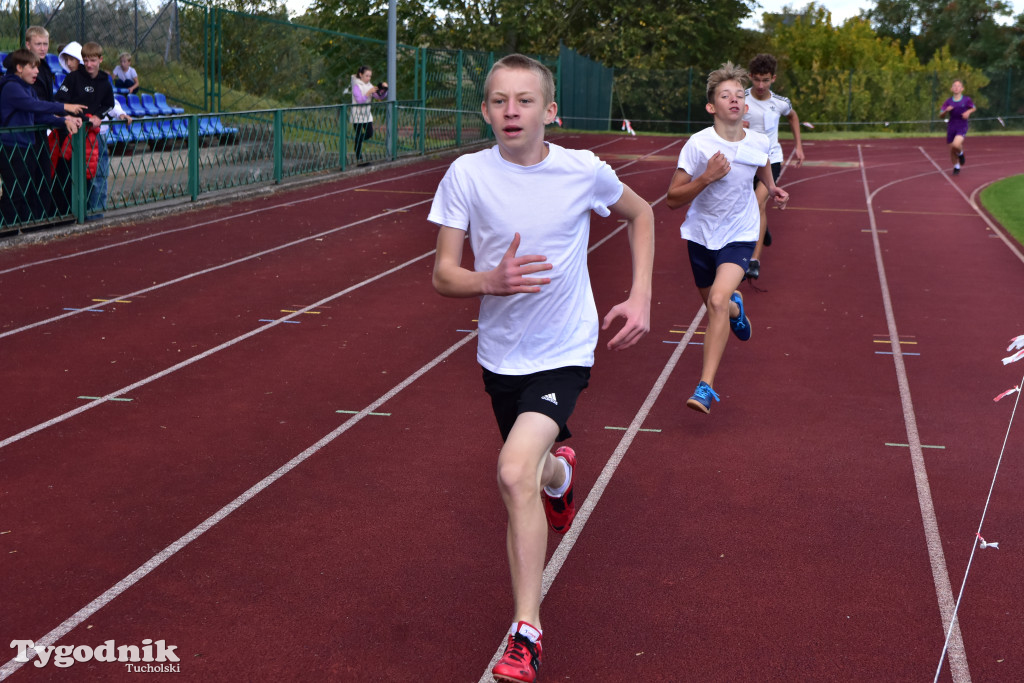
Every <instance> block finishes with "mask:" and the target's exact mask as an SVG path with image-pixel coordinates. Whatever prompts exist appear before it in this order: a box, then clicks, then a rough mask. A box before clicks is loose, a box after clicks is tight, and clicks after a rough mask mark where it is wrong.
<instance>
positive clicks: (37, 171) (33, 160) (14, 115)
mask: <svg viewBox="0 0 1024 683" xmlns="http://www.w3.org/2000/svg"><path fill="white" fill-rule="evenodd" d="M7 64H8V72H7V75H5V76H4V77H3V79H2V80H0V128H20V127H26V126H36V125H42V126H54V127H58V126H67V130H68V131H70V132H71V133H74V132H75V131H77V130H78V126H79V120H78V119H77V118H75V117H74V116H68V117H66V118H63V117H61V116H60V115H61V114H64V113H65V112H71V113H78V112H79V111H81V110H82V107H81V106H79V105H74V104H63V105H62V104H57V103H54V102H42V101H40V100H39V97H38V96H37V94H36V92H35V88H34V87H33V86H34V84H35V82H36V78H37V77H38V74H39V58H38V57H37V56H36V55H35V54H34V53H33V52H30V51H29V50H15V51H14V52H12V53H11V54H10V55H9V56H8V58H7ZM44 158H45V159H47V160H49V158H50V157H49V154H45V153H44V154H40V153H39V146H38V143H37V142H36V136H35V133H33V132H32V131H31V130H29V131H22V132H6V131H5V132H4V133H2V134H0V177H2V179H3V195H2V196H0V210H2V215H3V225H4V227H8V226H10V225H13V224H14V223H26V222H29V221H34V220H40V219H42V218H46V217H48V215H49V211H48V207H46V206H45V205H44V197H45V196H48V193H46V192H44V188H45V187H46V186H47V185H48V183H49V174H48V172H47V170H48V168H44V167H43V165H42V163H41V161H42V159H44Z"/></svg>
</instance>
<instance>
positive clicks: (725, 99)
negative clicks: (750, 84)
mask: <svg viewBox="0 0 1024 683" xmlns="http://www.w3.org/2000/svg"><path fill="white" fill-rule="evenodd" d="M707 111H708V113H709V114H711V115H712V116H714V117H715V118H716V119H718V120H720V121H724V122H727V123H737V122H739V121H741V120H742V119H743V115H744V114H746V113H747V98H746V89H745V88H744V87H743V84H742V83H740V82H739V81H722V82H721V83H719V84H718V87H717V88H715V96H714V97H713V98H712V100H711V101H710V102H708V106H707Z"/></svg>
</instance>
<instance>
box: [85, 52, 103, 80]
mask: <svg viewBox="0 0 1024 683" xmlns="http://www.w3.org/2000/svg"><path fill="white" fill-rule="evenodd" d="M102 62H103V57H86V56H85V55H82V64H84V65H85V73H87V74H89V75H90V76H95V75H96V74H98V73H99V72H100V64H101V63H102Z"/></svg>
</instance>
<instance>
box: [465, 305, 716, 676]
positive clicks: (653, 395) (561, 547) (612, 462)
mask: <svg viewBox="0 0 1024 683" xmlns="http://www.w3.org/2000/svg"><path fill="white" fill-rule="evenodd" d="M706 310H707V309H706V308H705V307H704V305H703V304H701V307H700V310H699V311H697V315H696V317H694V319H693V321H692V322H691V323H690V327H689V328H688V329H687V330H686V335H685V336H684V337H683V342H689V341H690V339H692V338H693V335H694V333H695V332H696V331H697V327H698V325H700V321H701V320H702V319H703V318H704V313H705V312H706ZM687 346H688V344H687V343H680V344H679V346H677V347H676V348H675V350H674V351H673V352H672V355H671V356H669V359H668V362H667V363H665V367H664V368H662V370H661V374H660V375H658V379H657V380H655V382H654V385H653V386H652V387H651V390H650V392H648V394H647V398H646V399H645V400H644V402H643V405H641V406H640V410H638V411H637V413H636V415H635V416H634V417H633V421H632V422H631V423H630V425H629V428H628V429H627V430H626V433H625V434H623V435H622V438H621V439H620V440H619V444H618V445H617V446H616V447H615V450H614V451H613V452H612V455H611V457H610V458H608V462H607V463H605V466H604V469H602V470H601V474H600V475H598V477H597V481H596V482H594V487H593V488H592V489H590V493H589V494H587V499H586V500H584V501H583V505H581V506H580V507H579V509H578V510H577V512H576V518H575V519H574V520H573V523H572V526H571V527H569V531H567V532H566V533H565V536H564V537H563V538H562V540H561V542H560V543H559V544H558V547H557V548H555V551H554V552H553V553H552V554H551V559H549V560H548V563H547V565H546V566H545V567H544V578H543V583H542V587H541V601H543V600H544V598H545V596H547V594H548V591H549V590H550V589H551V585H552V584H553V583H554V582H555V577H556V576H558V572H559V570H560V569H561V568H562V565H563V564H565V560H566V559H567V558H568V557H569V552H570V551H571V550H572V549H573V546H574V545H576V541H577V540H578V539H579V537H580V534H581V533H582V532H583V527H585V526H586V524H587V520H588V519H590V515H591V513H593V511H594V508H595V507H597V503H598V501H600V500H601V496H602V495H603V494H604V491H605V489H606V488H608V484H609V483H610V482H611V480H612V476H613V475H614V474H615V470H616V469H618V467H619V463H621V462H622V459H623V458H624V457H625V456H626V452H627V451H628V450H629V447H630V446H631V445H633V439H635V438H636V435H637V433H638V432H639V431H640V427H641V425H643V423H644V420H646V419H647V415H648V414H649V413H650V412H651V409H652V408H653V407H654V403H655V402H656V401H657V400H658V397H659V396H660V395H661V392H662V390H663V389H664V388H665V384H666V383H667V382H668V378H669V375H671V374H672V371H673V370H674V369H675V367H676V364H677V363H678V362H679V359H680V358H681V357H682V355H683V351H684V350H686V348H687ZM505 644H506V643H505V639H504V638H503V639H502V642H501V644H500V645H499V646H498V649H497V650H496V651H495V652H494V656H492V657H491V661H490V662H488V664H487V668H486V669H485V670H484V673H483V675H482V676H481V677H480V681H479V683H493V681H494V678H493V677H492V676H491V669H493V668H494V665H495V664H497V663H498V660H499V659H501V655H502V654H504V652H505Z"/></svg>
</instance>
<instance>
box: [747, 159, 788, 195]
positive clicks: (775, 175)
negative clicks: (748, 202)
mask: <svg viewBox="0 0 1024 683" xmlns="http://www.w3.org/2000/svg"><path fill="white" fill-rule="evenodd" d="M780 175H782V162H781V161H776V162H775V163H774V164H772V180H774V181H775V182H779V176H780ZM760 182H761V179H760V178H758V177H757V174H756V173H755V174H754V189H755V190H756V189H757V185H758V183H760Z"/></svg>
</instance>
